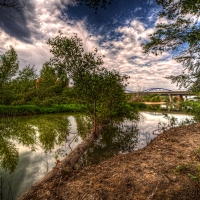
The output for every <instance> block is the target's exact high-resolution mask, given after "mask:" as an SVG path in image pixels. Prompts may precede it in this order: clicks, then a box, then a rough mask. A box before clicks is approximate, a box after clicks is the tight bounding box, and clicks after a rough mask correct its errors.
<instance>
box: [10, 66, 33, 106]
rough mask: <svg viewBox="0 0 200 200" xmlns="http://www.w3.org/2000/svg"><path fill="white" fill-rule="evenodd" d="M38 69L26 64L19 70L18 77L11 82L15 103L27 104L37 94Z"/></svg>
mask: <svg viewBox="0 0 200 200" xmlns="http://www.w3.org/2000/svg"><path fill="white" fill-rule="evenodd" d="M36 78H37V74H36V70H35V68H34V66H30V65H28V66H26V67H25V68H23V69H22V70H20V71H19V72H18V76H17V78H15V79H14V80H12V82H11V90H12V92H13V96H14V97H13V102H12V104H13V105H21V104H26V103H27V102H28V101H31V100H32V99H33V97H34V96H35V95H36Z"/></svg>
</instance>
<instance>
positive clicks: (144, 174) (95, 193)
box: [36, 123, 200, 200]
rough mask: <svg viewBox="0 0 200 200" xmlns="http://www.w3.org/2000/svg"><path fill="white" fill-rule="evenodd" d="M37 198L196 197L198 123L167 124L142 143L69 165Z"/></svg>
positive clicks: (199, 160)
mask: <svg viewBox="0 0 200 200" xmlns="http://www.w3.org/2000/svg"><path fill="white" fill-rule="evenodd" d="M36 193H37V199H49V200H50V199H85V200H86V199H87V200H90V199H91V200H93V199H95V200H97V199H136V200H138V199H144V200H146V199H166V200H167V199H169V200H171V199H176V200H177V199H180V200H184V199H185V200H187V199H188V200H191V199H193V200H199V199H200V123H198V124H193V125H189V126H187V127H186V126H182V127H177V128H172V129H170V130H168V131H166V132H164V133H163V134H161V135H159V136H158V137H157V138H156V139H154V140H153V141H152V142H151V143H150V144H149V145H148V146H146V147H145V148H144V149H141V150H138V151H135V152H132V153H127V154H122V155H119V156H116V157H114V158H112V159H109V160H107V161H105V162H102V163H100V164H98V165H94V166H89V167H85V168H83V169H79V170H74V171H73V172H72V173H71V174H70V175H69V176H66V177H65V180H60V181H59V182H57V183H55V182H54V183H53V182H52V183H48V184H47V185H45V186H44V187H43V188H40V190H39V191H36Z"/></svg>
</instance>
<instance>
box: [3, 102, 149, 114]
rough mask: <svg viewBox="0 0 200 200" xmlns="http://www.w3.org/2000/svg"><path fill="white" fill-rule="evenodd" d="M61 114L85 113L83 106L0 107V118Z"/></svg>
mask: <svg viewBox="0 0 200 200" xmlns="http://www.w3.org/2000/svg"><path fill="white" fill-rule="evenodd" d="M127 107H134V108H138V109H145V108H146V105H145V104H143V103H137V102H136V103H135V102H134V103H128V104H127ZM61 112H75V113H79V112H86V106H85V105H84V104H53V105H50V106H46V107H44V106H43V107H41V106H37V105H20V106H7V105H0V116H25V115H37V114H48V113H61Z"/></svg>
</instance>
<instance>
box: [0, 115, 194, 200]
mask: <svg viewBox="0 0 200 200" xmlns="http://www.w3.org/2000/svg"><path fill="white" fill-rule="evenodd" d="M141 114H142V116H143V119H142V120H141V121H140V122H139V123H137V124H136V123H134V122H130V121H125V122H123V123H121V124H118V125H113V126H110V127H108V128H107V130H105V132H104V133H103V134H102V135H101V136H100V138H99V139H98V140H97V141H96V142H95V144H93V145H92V146H91V148H90V149H89V150H88V151H87V152H86V153H85V155H84V156H83V158H82V159H81V161H80V162H79V163H78V165H79V166H80V165H83V166H85V165H91V164H96V163H99V162H101V161H103V160H106V159H108V158H110V157H113V156H115V155H117V154H120V153H127V152H130V151H133V150H136V149H138V148H143V147H144V146H146V145H147V144H148V143H149V142H150V141H151V140H152V139H154V138H155V137H156V135H154V134H153V133H152V132H153V131H154V130H155V129H157V127H158V123H159V122H165V123H167V119H165V118H163V114H162V113H155V112H141ZM170 116H174V117H176V118H177V119H178V120H179V121H181V120H183V119H185V118H191V116H188V115H185V114H170ZM90 127H91V123H90V121H89V120H88V118H87V117H85V116H81V115H68V114H53V115H50V114H49V115H39V116H31V117H15V118H3V119H0V199H2V200H4V199H5V200H7V199H9V200H10V199H11V200H12V199H14V200H15V199H17V198H18V197H19V196H20V195H21V194H23V193H24V192H25V191H26V190H27V189H28V188H29V187H31V185H32V184H33V183H35V182H36V181H37V180H39V179H40V178H42V177H43V176H44V175H45V174H46V173H47V172H48V171H49V170H50V169H52V167H54V166H55V162H56V160H57V159H60V160H61V159H62V158H63V157H64V156H65V155H67V154H68V153H70V152H71V150H72V149H74V148H75V147H76V146H77V145H78V144H80V143H81V142H82V141H83V140H84V139H85V138H86V133H87V130H89V128H90ZM77 167H78V166H77Z"/></svg>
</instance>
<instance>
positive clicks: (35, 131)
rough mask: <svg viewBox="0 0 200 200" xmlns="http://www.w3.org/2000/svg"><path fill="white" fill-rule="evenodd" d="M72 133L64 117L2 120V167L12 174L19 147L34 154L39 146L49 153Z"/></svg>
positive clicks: (0, 145)
mask: <svg viewBox="0 0 200 200" xmlns="http://www.w3.org/2000/svg"><path fill="white" fill-rule="evenodd" d="M68 134H69V121H68V119H67V116H64V115H41V116H37V117H15V118H1V119H0V165H1V167H2V168H3V169H4V170H7V171H9V172H10V173H13V172H14V170H15V168H16V166H17V163H18V160H19V152H18V149H19V148H20V146H26V147H29V148H30V150H32V151H35V150H36V149H37V147H38V146H40V147H41V148H42V149H43V150H44V152H46V153H48V152H51V150H52V149H54V147H55V145H60V144H61V143H62V142H63V141H65V140H66V136H67V135H68Z"/></svg>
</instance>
